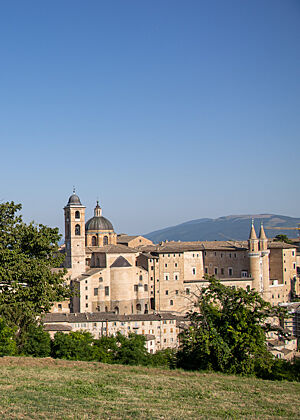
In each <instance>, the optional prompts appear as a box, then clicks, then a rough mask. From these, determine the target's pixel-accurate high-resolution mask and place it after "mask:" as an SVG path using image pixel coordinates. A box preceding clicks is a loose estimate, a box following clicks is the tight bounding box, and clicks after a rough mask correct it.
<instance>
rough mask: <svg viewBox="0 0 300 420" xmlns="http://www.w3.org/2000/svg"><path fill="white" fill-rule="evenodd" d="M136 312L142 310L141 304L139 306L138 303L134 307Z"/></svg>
mask: <svg viewBox="0 0 300 420" xmlns="http://www.w3.org/2000/svg"><path fill="white" fill-rule="evenodd" d="M136 310H137V311H138V312H139V311H141V310H142V306H141V304H140V303H138V304H137V305H136Z"/></svg>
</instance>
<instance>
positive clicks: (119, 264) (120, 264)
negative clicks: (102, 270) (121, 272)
mask: <svg viewBox="0 0 300 420" xmlns="http://www.w3.org/2000/svg"><path fill="white" fill-rule="evenodd" d="M110 267H111V268H114V267H115V268H116V267H118V268H122V267H132V265H131V264H130V263H129V262H128V261H127V260H126V258H124V257H122V255H120V256H119V257H118V258H117V259H116V260H115V261H114V262H113V263H112V265H111V266H110Z"/></svg>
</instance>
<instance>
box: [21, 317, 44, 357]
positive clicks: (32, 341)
mask: <svg viewBox="0 0 300 420" xmlns="http://www.w3.org/2000/svg"><path fill="white" fill-rule="evenodd" d="M22 354H25V355H26V356H34V357H48V356H50V355H51V338H50V334H49V333H48V332H46V331H44V329H43V326H42V325H34V324H31V325H30V326H29V328H28V330H27V332H26V336H25V342H24V345H23V348H22Z"/></svg>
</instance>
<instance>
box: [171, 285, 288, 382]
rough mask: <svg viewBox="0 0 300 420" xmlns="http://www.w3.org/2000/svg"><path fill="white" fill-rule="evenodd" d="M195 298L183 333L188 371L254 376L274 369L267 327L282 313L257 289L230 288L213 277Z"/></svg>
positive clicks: (181, 361) (182, 361)
mask: <svg viewBox="0 0 300 420" xmlns="http://www.w3.org/2000/svg"><path fill="white" fill-rule="evenodd" d="M209 280H210V284H209V286H208V287H206V288H203V289H201V290H199V294H198V296H195V303H194V308H193V310H191V311H190V312H189V314H188V318H189V321H190V324H189V327H188V328H187V329H185V330H184V331H183V332H182V333H181V334H180V340H181V347H180V351H179V352H178V364H179V366H180V367H183V368H185V369H200V370H207V369H212V370H215V371H221V372H228V373H239V374H247V375H249V374H254V373H255V371H256V370H257V369H258V368H260V369H264V370H268V369H271V365H272V356H271V354H270V353H269V352H268V350H267V346H266V334H265V329H264V327H263V325H264V323H265V321H266V320H267V319H268V318H269V317H275V316H279V315H280V314H281V310H280V309H279V308H273V307H271V305H270V304H269V303H267V302H265V301H264V300H263V299H262V298H261V296H260V295H259V294H258V293H257V292H256V291H255V290H244V289H242V288H233V287H227V286H224V285H223V284H221V283H220V281H218V280H216V279H214V278H213V277H212V278H210V279H209Z"/></svg>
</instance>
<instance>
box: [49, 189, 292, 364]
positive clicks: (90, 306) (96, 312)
mask: <svg viewBox="0 0 300 420" xmlns="http://www.w3.org/2000/svg"><path fill="white" fill-rule="evenodd" d="M85 210H86V207H85V206H84V205H83V204H82V203H81V200H80V198H79V196H78V195H77V194H75V192H74V193H73V194H72V195H71V196H70V198H69V200H68V202H67V204H66V206H65V208H64V217H65V244H64V246H63V247H62V249H61V252H63V253H65V268H66V269H67V276H66V280H67V282H69V284H70V285H71V287H72V288H73V289H74V290H75V291H76V294H75V296H74V297H73V298H72V299H71V300H70V301H65V302H57V303H56V304H55V305H54V307H53V309H52V312H51V313H50V314H48V315H46V317H45V324H46V327H45V328H46V329H47V330H48V331H49V332H50V333H51V335H52V336H53V335H54V334H55V332H57V331H65V332H69V331H72V330H73V331H76V330H87V331H90V332H91V333H92V334H93V335H94V337H99V336H102V335H111V334H115V333H116V332H117V331H120V332H121V333H122V334H125V335H126V334H128V333H129V332H136V333H138V334H143V335H144V336H145V338H146V343H147V344H146V345H147V349H148V351H149V352H151V353H153V352H155V351H156V350H159V349H163V348H167V347H176V346H177V345H178V339H177V336H178V333H179V330H180V326H181V324H182V322H184V315H185V313H186V311H187V310H188V309H189V308H190V307H191V305H192V303H193V296H194V295H196V294H197V291H199V290H200V289H201V288H202V287H204V286H206V285H207V284H208V278H209V276H214V277H216V278H217V279H219V280H220V281H221V283H223V284H225V285H227V286H231V287H234V288H236V287H241V288H244V289H247V288H248V289H252V288H254V289H255V290H257V291H258V292H259V293H260V295H261V296H262V297H263V299H264V300H266V301H268V302H270V303H271V304H272V305H278V304H282V305H285V306H288V307H290V309H291V310H292V311H293V312H294V315H292V316H291V318H290V319H289V320H288V321H286V324H285V325H283V326H282V328H283V331H284V330H285V332H286V334H285V335H284V334H282V335H279V336H278V335H277V336H273V333H272V336H270V337H269V339H270V347H271V351H272V352H273V354H275V355H276V356H277V357H282V358H292V357H293V355H294V352H295V350H296V347H297V343H296V339H295V337H294V335H297V334H298V333H297V331H296V330H297V325H298V324H297V316H298V315H297V313H298V312H297V308H298V305H297V303H291V302H292V300H293V299H294V298H295V297H296V296H297V295H299V290H300V283H299V277H298V276H297V247H296V245H294V244H288V243H285V242H280V241H275V240H272V239H268V238H267V236H266V233H265V230H264V227H263V225H261V228H260V232H256V231H255V228H254V225H253V222H252V225H251V226H249V231H250V233H249V239H248V241H203V242H200V241H198V242H161V243H160V244H154V243H152V242H151V241H150V240H149V239H147V238H145V237H143V236H130V235H125V234H117V233H116V232H115V231H114V228H113V225H112V223H111V222H110V221H109V219H107V218H106V217H104V216H103V215H102V208H101V207H100V205H99V203H98V202H97V204H96V207H95V209H94V217H92V218H91V219H89V220H87V221H86V220H85ZM287 336H289V338H288V339H287Z"/></svg>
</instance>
